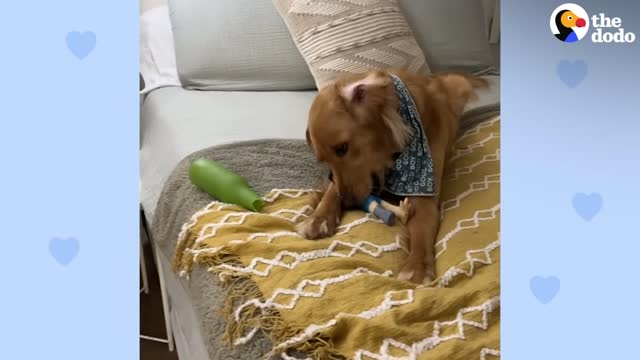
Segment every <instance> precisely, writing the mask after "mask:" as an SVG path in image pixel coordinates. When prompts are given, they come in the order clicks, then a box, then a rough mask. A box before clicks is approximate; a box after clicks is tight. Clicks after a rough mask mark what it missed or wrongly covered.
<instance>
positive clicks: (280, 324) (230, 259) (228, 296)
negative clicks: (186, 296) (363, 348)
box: [174, 244, 346, 360]
mask: <svg viewBox="0 0 640 360" xmlns="http://www.w3.org/2000/svg"><path fill="white" fill-rule="evenodd" d="M185 245H186V244H185ZM186 248H187V249H188V248H189V246H188V245H187V246H186ZM196 263H197V265H200V266H205V267H207V268H208V269H209V271H210V272H211V273H212V274H214V275H215V276H216V277H217V278H218V279H219V280H220V284H221V286H222V289H223V290H224V291H225V301H224V304H223V305H222V307H221V308H220V309H219V310H218V312H219V314H220V316H222V317H223V318H224V319H225V322H226V327H225V332H224V335H223V341H224V342H225V343H227V345H228V346H229V347H230V348H234V347H235V345H236V341H237V340H238V339H242V337H244V336H245V335H246V334H247V333H248V332H249V331H251V330H253V329H256V328H257V329H258V330H259V331H261V332H262V333H263V334H264V335H265V336H267V338H269V339H270V340H271V342H272V344H273V346H275V345H277V344H279V343H282V342H284V341H286V340H287V339H291V338H292V337H294V336H297V335H299V334H300V333H301V332H302V331H303V329H302V328H295V327H291V326H289V325H287V324H286V323H285V322H284V320H283V319H282V316H281V315H280V313H279V312H278V311H277V310H276V309H273V308H266V309H261V308H258V307H251V306H249V307H245V308H244V309H243V310H242V312H241V313H240V314H239V319H238V321H236V318H235V309H236V308H237V306H238V305H240V304H242V303H244V302H245V301H247V300H250V299H256V298H257V299H260V300H262V301H264V296H263V294H262V292H261V291H260V288H259V287H258V285H257V284H256V283H255V282H254V281H253V280H252V279H251V275H249V274H244V273H236V272H233V273H230V272H229V270H226V269H220V268H218V267H217V266H218V265H221V264H233V263H236V264H238V263H239V262H238V260H237V258H235V256H233V255H232V254H231V253H230V252H229V250H228V249H226V248H221V249H219V251H217V252H216V253H213V254H209V253H208V254H202V255H201V256H198V258H197V259H196ZM192 266H193V256H182V257H178V256H177V253H176V258H175V262H174V270H175V269H177V271H183V272H184V271H186V272H190V271H191V268H192ZM282 351H283V350H282V349H278V350H277V351H276V350H275V348H274V349H272V350H271V352H269V353H267V354H265V355H264V357H263V358H264V359H268V358H270V357H272V356H273V355H278V354H279V353H281V352H282ZM285 351H287V352H289V351H296V352H303V353H304V354H306V355H305V356H310V357H311V358H312V359H315V360H344V359H346V357H345V356H343V355H341V354H340V353H339V352H338V350H337V349H336V348H335V347H334V346H333V343H332V342H331V341H330V340H329V339H326V338H324V337H322V336H320V334H316V335H315V336H314V337H312V338H310V339H308V340H306V341H304V342H301V343H299V344H296V345H293V346H291V347H289V348H288V349H286V350H285Z"/></svg>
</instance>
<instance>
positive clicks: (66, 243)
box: [49, 238, 80, 266]
mask: <svg viewBox="0 0 640 360" xmlns="http://www.w3.org/2000/svg"><path fill="white" fill-rule="evenodd" d="M79 251H80V243H79V242H78V240H76V239H74V238H67V239H60V238H53V239H51V240H50V241H49V252H50V253H51V256H53V258H54V259H56V261H57V262H58V263H59V264H60V265H63V266H67V265H69V264H70V263H71V261H72V260H73V259H75V257H76V256H77V255H78V252H79Z"/></svg>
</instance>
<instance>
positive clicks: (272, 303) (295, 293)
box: [235, 267, 393, 321]
mask: <svg viewBox="0 0 640 360" xmlns="http://www.w3.org/2000/svg"><path fill="white" fill-rule="evenodd" d="M392 274H393V271H391V270H387V271H385V272H384V273H382V274H380V273H377V272H375V271H371V270H369V269H367V268H363V267H359V268H357V269H355V270H353V271H352V272H350V273H348V274H343V275H339V276H335V277H330V278H325V279H320V280H309V279H304V280H302V281H301V282H300V283H298V286H296V288H295V289H283V288H279V289H277V290H276V291H274V292H273V294H272V295H271V297H269V299H266V300H265V301H260V299H251V300H249V301H247V302H245V303H243V304H242V305H240V306H238V308H237V309H236V311H235V319H236V321H240V314H241V313H242V310H243V309H244V308H246V307H247V306H251V305H253V306H255V307H258V308H261V309H266V308H270V307H273V308H276V309H293V308H294V307H295V306H296V304H297V303H298V299H300V298H303V297H312V298H319V297H322V296H323V295H324V294H325V290H326V289H327V287H328V286H329V285H333V284H337V283H341V282H345V281H347V280H350V279H353V278H355V277H358V276H363V275H379V276H386V277H389V276H391V275H392ZM309 285H310V287H314V286H315V287H317V289H316V290H314V291H308V290H305V287H307V286H309ZM280 295H292V297H291V298H289V302H288V303H284V304H281V303H279V302H277V301H276V299H277V298H278V296H280Z"/></svg>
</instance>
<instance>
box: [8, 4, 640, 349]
mask: <svg viewBox="0 0 640 360" xmlns="http://www.w3.org/2000/svg"><path fill="white" fill-rule="evenodd" d="M559 4H560V2H556V1H546V0H543V1H535V2H534V1H530V2H523V1H516V0H502V61H501V64H502V92H503V93H502V110H503V121H502V125H503V132H502V166H503V168H502V179H503V184H502V191H503V193H502V202H503V204H502V212H501V213H502V236H503V242H502V244H503V245H502V246H503V248H502V252H503V253H502V254H503V256H502V259H503V260H502V264H503V269H502V276H503V282H502V290H503V299H502V357H503V358H504V359H519V360H522V359H525V360H526V359H556V358H557V359H618V358H626V355H628V354H636V353H637V340H636V334H637V329H636V328H637V326H636V324H637V323H638V321H639V320H640V315H638V313H637V312H636V311H634V310H635V308H636V306H635V305H636V303H637V297H636V293H637V290H636V284H637V276H636V275H637V273H638V271H637V267H636V262H637V254H638V253H639V250H640V248H639V246H638V242H637V240H638V239H637V238H638V235H637V234H636V231H635V227H634V225H635V224H636V222H637V213H638V211H637V206H636V205H637V204H638V203H640V192H639V191H638V190H637V184H640V171H639V170H638V164H639V161H638V159H639V158H640V146H638V145H639V143H640V141H639V138H640V137H639V136H638V134H639V130H640V129H639V126H638V125H637V122H638V120H640V119H639V116H638V102H639V101H638V100H640V97H639V96H638V95H639V91H638V84H640V71H638V59H640V47H639V45H640V39H636V42H635V43H633V44H602V45H596V44H592V43H591V42H590V41H589V40H588V39H585V40H583V41H581V42H579V43H576V44H564V43H561V42H559V41H557V40H556V39H555V38H554V37H553V36H552V35H551V33H550V30H549V25H548V24H549V21H548V19H549V15H550V14H551V12H552V11H553V9H554V8H555V7H556V6H558V5H559ZM580 4H581V5H582V6H583V7H584V8H585V9H586V11H587V12H588V13H589V14H591V15H592V14H594V13H599V12H605V13H607V15H609V16H612V17H613V16H620V17H621V18H622V20H623V26H624V28H625V29H626V30H627V31H633V32H635V33H636V35H637V37H638V36H640V3H638V2H634V1H621V0H618V1H614V0H610V1H606V2H605V1H593V0H589V1H583V2H580ZM138 6H139V5H138V2H137V1H134V2H127V1H122V2H86V1H80V0H73V1H71V0H66V1H59V2H40V3H38V4H37V5H36V4H35V3H32V2H25V1H14V2H9V3H7V4H5V6H4V8H3V11H1V12H0V43H2V45H3V52H2V56H0V64H1V65H2V66H1V67H0V69H2V71H3V77H2V79H3V80H4V81H3V86H2V90H1V91H2V94H1V95H2V96H1V98H0V99H2V104H1V106H0V160H1V164H2V166H3V171H2V176H1V177H0V181H1V184H0V214H1V216H0V222H1V225H2V230H3V231H2V250H1V252H2V255H3V259H2V261H0V276H1V280H0V283H1V284H2V287H3V289H2V297H1V298H0V299H1V300H0V304H1V306H0V324H1V326H0V329H1V330H0V345H1V351H2V357H3V358H9V359H17V358H19V359H41V358H51V359H82V360H84V359H109V360H111V359H135V358H138V356H139V349H138V346H139V340H138V334H139V318H138V311H139V309H138V296H139V295H138V290H139V283H138V275H137V273H138V236H139V233H138V225H139V223H138V221H139V217H138V209H139V208H138V201H139V200H138V193H139V191H138V190H139V185H138V184H139V183H138V141H139V134H138V127H139V122H138V101H139V100H138V99H139V98H138V85H139V84H138V81H139V78H138V66H139V65H138V64H139V62H138V29H139V27H138V14H139V10H138ZM72 31H79V32H84V31H91V32H93V33H94V34H95V36H96V39H97V41H96V44H95V48H93V51H92V52H90V53H89V54H88V55H87V56H86V57H84V58H82V59H80V58H78V57H77V56H75V55H74V54H73V53H72V52H71V51H70V50H69V48H68V47H67V44H66V39H67V36H68V33H69V32H72ZM85 40H86V39H85ZM85 45H86V44H85ZM89 48H90V46H89ZM81 50H82V49H80V50H78V51H79V53H82V51H81ZM576 60H578V61H582V62H575V61H576ZM563 61H567V63H563V64H564V65H560V67H561V69H560V71H559V64H560V63H561V62H563ZM566 64H569V65H566ZM585 65H586V72H585V70H584V69H585ZM582 73H584V74H585V76H584V78H583V79H582V75H581V74H582ZM561 79H565V80H566V83H565V82H563V81H562V80H561ZM567 84H569V85H567ZM580 193H584V194H585V195H580ZM592 193H595V194H597V195H593V196H589V194H592ZM76 245H77V247H76ZM50 249H53V250H50ZM76 251H77V253H76ZM52 253H54V254H57V259H58V260H59V261H56V257H53V256H52ZM98 349H99V350H98Z"/></svg>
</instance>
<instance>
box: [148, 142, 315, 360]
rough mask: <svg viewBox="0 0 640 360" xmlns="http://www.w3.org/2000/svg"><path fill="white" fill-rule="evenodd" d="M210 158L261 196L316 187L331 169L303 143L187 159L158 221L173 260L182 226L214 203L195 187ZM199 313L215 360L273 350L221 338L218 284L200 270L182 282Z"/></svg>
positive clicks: (158, 234) (157, 234)
mask: <svg viewBox="0 0 640 360" xmlns="http://www.w3.org/2000/svg"><path fill="white" fill-rule="evenodd" d="M200 157H205V158H209V159H212V160H216V161H219V162H221V163H222V164H224V165H225V167H227V168H228V169H230V170H232V171H235V172H237V173H238V174H240V175H242V176H243V177H245V178H246V179H247V181H248V182H249V184H250V185H251V186H252V187H253V188H254V189H255V190H256V192H258V193H259V194H266V193H267V192H268V191H269V190H271V189H274V188H305V189H307V188H316V187H318V186H319V185H320V184H321V181H323V179H325V178H326V175H327V172H326V168H324V167H323V166H321V165H320V164H318V163H317V162H316V161H315V158H314V157H313V155H312V154H311V152H310V151H309V149H308V147H307V144H306V143H305V142H304V141H302V140H261V141H250V142H242V143H236V144H232V145H225V146H217V147H214V148H209V149H205V150H201V151H198V152H196V153H193V154H191V155H189V156H188V157H187V158H185V159H184V160H182V161H181V162H180V163H179V164H178V166H177V167H176V169H175V170H174V171H173V173H172V174H171V176H170V177H169V179H168V181H167V182H166V183H165V186H164V188H163V191H162V194H161V195H160V199H159V201H158V206H157V208H156V211H155V214H154V219H153V222H152V227H151V228H152V235H153V238H154V241H155V242H156V244H157V245H158V247H159V248H160V250H161V251H162V252H163V253H164V254H165V256H166V257H167V258H169V259H171V258H173V254H174V251H175V245H176V242H177V239H178V234H179V232H180V229H181V227H182V224H184V223H185V222H187V221H188V220H189V218H190V217H191V216H192V215H193V214H194V213H195V212H196V211H197V210H199V209H201V208H203V207H205V206H206V205H207V204H208V203H209V202H211V201H212V200H213V199H212V198H211V197H210V196H209V195H207V194H206V193H204V192H202V191H200V190H198V189H197V188H196V187H195V186H193V185H192V184H191V182H190V181H189V177H188V168H189V164H190V163H191V161H193V160H195V159H197V158H200ZM181 283H182V285H183V286H184V288H185V289H186V291H187V292H188V293H189V294H190V295H191V300H192V302H193V305H194V307H195V310H196V314H198V315H200V317H201V333H202V335H203V336H204V337H205V338H206V340H205V342H206V344H207V347H208V350H209V355H210V357H211V359H258V358H259V357H260V356H261V355H262V354H264V353H266V352H268V351H269V350H270V349H271V345H270V342H269V340H268V339H266V338H265V337H264V336H259V337H257V338H254V340H253V341H251V342H250V343H249V344H247V345H244V346H242V347H241V348H239V349H237V350H236V351H232V350H231V349H229V348H228V346H227V345H226V344H223V343H222V342H221V341H220V340H221V337H222V334H223V333H224V326H225V324H224V323H223V319H222V318H221V317H219V316H218V315H217V309H218V308H219V307H220V306H221V305H222V303H223V300H224V298H223V294H222V291H221V289H220V287H219V285H218V280H217V279H216V278H215V277H213V276H211V275H210V274H209V273H207V272H206V271H205V270H204V269H200V268H196V269H194V271H193V273H192V274H191V277H190V279H189V280H185V279H181Z"/></svg>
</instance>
